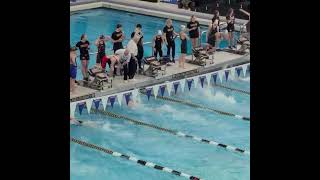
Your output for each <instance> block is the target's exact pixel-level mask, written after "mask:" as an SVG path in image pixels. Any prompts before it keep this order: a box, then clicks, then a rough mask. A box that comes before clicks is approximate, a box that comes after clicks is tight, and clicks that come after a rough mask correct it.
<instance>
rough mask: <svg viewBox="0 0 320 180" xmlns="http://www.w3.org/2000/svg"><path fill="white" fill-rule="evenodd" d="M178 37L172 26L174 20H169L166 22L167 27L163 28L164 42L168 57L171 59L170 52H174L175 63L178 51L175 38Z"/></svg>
mask: <svg viewBox="0 0 320 180" xmlns="http://www.w3.org/2000/svg"><path fill="white" fill-rule="evenodd" d="M177 35H178V33H176V32H175V31H174V27H173V25H172V20H171V19H167V21H166V26H165V27H164V28H163V37H164V42H165V43H166V45H167V56H168V57H170V50H172V60H171V61H172V62H173V63H175V60H174V57H175V49H176V44H175V42H174V40H175V37H176V36H177Z"/></svg>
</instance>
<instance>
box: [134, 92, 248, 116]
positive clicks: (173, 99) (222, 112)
mask: <svg viewBox="0 0 320 180" xmlns="http://www.w3.org/2000/svg"><path fill="white" fill-rule="evenodd" d="M140 93H142V94H144V95H146V93H145V92H144V91H140ZM150 96H153V97H154V95H153V94H151V95H150ZM157 99H163V100H167V101H171V102H176V103H180V104H184V105H188V106H191V107H194V108H200V109H205V110H209V111H212V112H215V113H218V114H222V115H226V116H231V117H235V118H237V119H241V120H244V121H250V118H249V117H244V116H242V115H237V114H233V113H230V112H225V111H221V110H217V109H214V108H210V107H206V106H203V105H200V104H195V103H192V102H188V101H185V100H182V99H177V98H172V97H166V96H157Z"/></svg>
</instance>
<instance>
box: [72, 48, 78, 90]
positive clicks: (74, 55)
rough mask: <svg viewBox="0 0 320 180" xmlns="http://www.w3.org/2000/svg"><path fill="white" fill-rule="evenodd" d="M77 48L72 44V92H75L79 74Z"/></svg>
mask: <svg viewBox="0 0 320 180" xmlns="http://www.w3.org/2000/svg"><path fill="white" fill-rule="evenodd" d="M76 58H77V48H76V47H71V46H70V93H71V94H72V93H74V91H75V88H76V84H75V80H76V76H77V62H76Z"/></svg>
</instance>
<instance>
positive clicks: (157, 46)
mask: <svg viewBox="0 0 320 180" xmlns="http://www.w3.org/2000/svg"><path fill="white" fill-rule="evenodd" d="M162 45H163V37H162V32H161V30H158V34H157V35H155V36H154V38H153V45H152V47H153V55H154V57H155V58H158V54H159V56H160V58H162Z"/></svg>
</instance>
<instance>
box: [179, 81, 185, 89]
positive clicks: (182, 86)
mask: <svg viewBox="0 0 320 180" xmlns="http://www.w3.org/2000/svg"><path fill="white" fill-rule="evenodd" d="M179 84H180V87H181V90H182V92H184V86H185V85H186V79H181V80H180V81H179Z"/></svg>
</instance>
